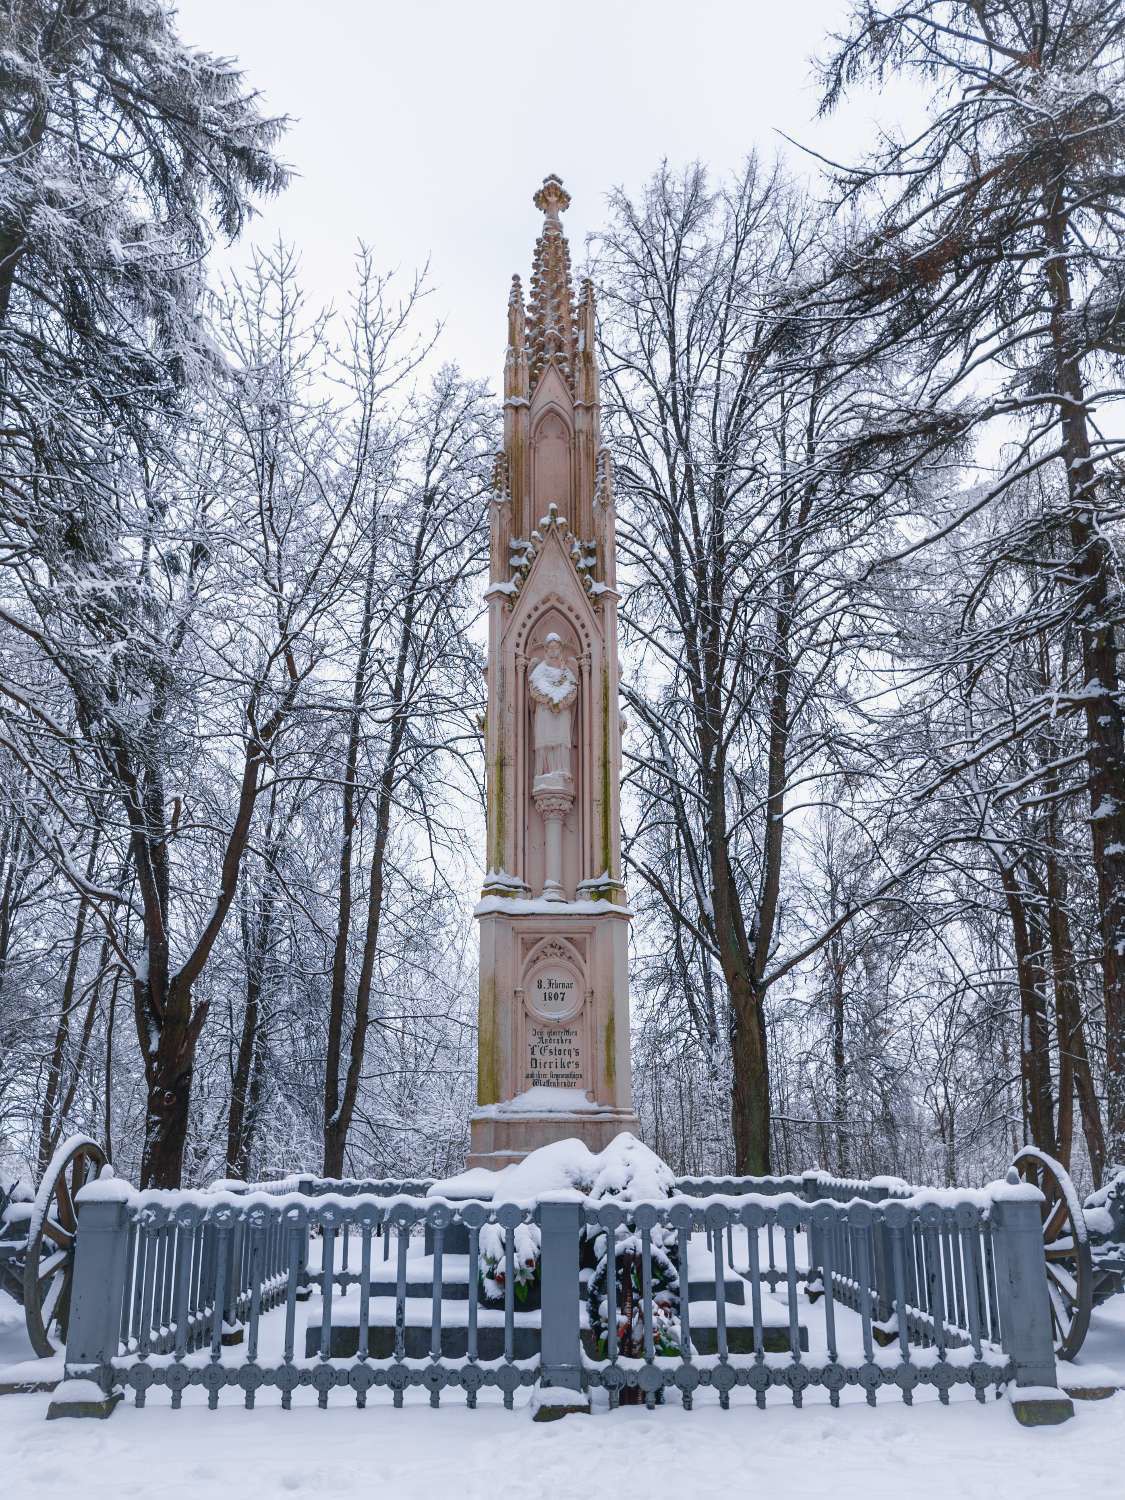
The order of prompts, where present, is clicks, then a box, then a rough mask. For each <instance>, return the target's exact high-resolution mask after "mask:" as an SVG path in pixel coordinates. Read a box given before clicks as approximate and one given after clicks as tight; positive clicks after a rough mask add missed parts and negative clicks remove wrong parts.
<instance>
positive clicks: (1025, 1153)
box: [1013, 1146, 1094, 1359]
mask: <svg viewBox="0 0 1125 1500" xmlns="http://www.w3.org/2000/svg"><path fill="white" fill-rule="evenodd" d="M1013 1166H1014V1167H1015V1169H1016V1171H1017V1172H1018V1173H1019V1174H1020V1176H1021V1177H1022V1178H1023V1180H1024V1181H1025V1182H1030V1183H1032V1184H1033V1185H1034V1186H1035V1187H1037V1188H1038V1189H1039V1191H1040V1192H1041V1193H1042V1194H1043V1197H1044V1199H1045V1200H1046V1201H1045V1202H1044V1204H1043V1250H1044V1253H1045V1255H1046V1257H1047V1293H1048V1296H1049V1297H1050V1302H1051V1322H1052V1325H1053V1327H1054V1335H1055V1353H1056V1354H1057V1355H1058V1357H1059V1358H1060V1359H1073V1358H1074V1356H1075V1355H1076V1354H1077V1353H1078V1351H1079V1349H1081V1347H1082V1341H1083V1339H1084V1338H1085V1337H1086V1330H1087V1329H1088V1328H1089V1326H1090V1310H1091V1308H1092V1307H1093V1305H1094V1265H1093V1261H1092V1259H1091V1257H1090V1242H1089V1239H1088V1237H1087V1234H1086V1220H1085V1218H1084V1216H1083V1213H1082V1205H1081V1203H1080V1202H1079V1199H1078V1194H1077V1193H1076V1192H1075V1191H1074V1183H1073V1182H1071V1180H1070V1174H1069V1173H1068V1172H1067V1170H1066V1168H1065V1167H1064V1166H1063V1165H1062V1163H1061V1162H1057V1161H1055V1159H1054V1157H1052V1156H1048V1155H1047V1154H1046V1152H1043V1151H1038V1150H1036V1148H1035V1147H1034V1146H1025V1147H1024V1149H1023V1150H1022V1151H1021V1152H1020V1154H1019V1155H1018V1156H1017V1157H1016V1159H1015V1161H1014V1162H1013Z"/></svg>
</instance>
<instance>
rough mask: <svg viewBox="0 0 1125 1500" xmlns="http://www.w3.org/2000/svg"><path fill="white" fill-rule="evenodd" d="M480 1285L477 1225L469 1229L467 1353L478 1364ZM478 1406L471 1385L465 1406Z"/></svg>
mask: <svg viewBox="0 0 1125 1500" xmlns="http://www.w3.org/2000/svg"><path fill="white" fill-rule="evenodd" d="M479 1285H480V1229H479V1228H478V1227H477V1225H476V1224H472V1225H470V1227H469V1332H468V1339H467V1342H466V1352H467V1355H468V1359H469V1363H470V1364H471V1365H475V1364H476V1362H477V1305H478V1287H479ZM476 1404H477V1393H476V1387H475V1386H473V1385H470V1386H469V1387H468V1388H467V1390H466V1392H465V1405H466V1406H467V1407H468V1408H469V1410H470V1411H472V1410H473V1408H474V1407H475V1406H476Z"/></svg>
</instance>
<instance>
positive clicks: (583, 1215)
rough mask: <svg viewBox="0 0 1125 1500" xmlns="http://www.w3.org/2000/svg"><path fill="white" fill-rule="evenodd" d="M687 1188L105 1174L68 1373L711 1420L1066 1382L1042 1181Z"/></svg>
mask: <svg viewBox="0 0 1125 1500" xmlns="http://www.w3.org/2000/svg"><path fill="white" fill-rule="evenodd" d="M677 1186H678V1191H677V1193H676V1195H675V1196H674V1197H672V1198H669V1199H664V1200H660V1201H657V1202H645V1203H635V1204H629V1203H622V1202H617V1201H613V1200H602V1201H599V1202H592V1201H589V1200H586V1199H583V1198H582V1197H581V1196H580V1195H579V1194H577V1193H569V1194H556V1195H549V1196H546V1197H543V1198H541V1199H539V1200H537V1201H534V1202H528V1203H522V1204H511V1203H500V1204H493V1203H489V1202H484V1201H475V1200H474V1201H457V1200H450V1199H442V1198H430V1197H426V1196H424V1195H423V1194H422V1193H418V1192H413V1191H403V1189H404V1188H405V1189H417V1188H424V1187H425V1184H424V1183H421V1182H412V1183H408V1184H407V1183H400V1182H366V1183H365V1182H355V1183H346V1184H344V1183H332V1182H326V1181H323V1180H319V1179H295V1180H287V1181H286V1182H284V1183H280V1184H268V1185H260V1186H258V1187H255V1188H254V1189H252V1190H247V1189H239V1190H236V1189H235V1187H234V1186H233V1185H224V1186H222V1187H221V1188H217V1189H214V1190H210V1191H208V1192H204V1193H160V1192H144V1193H138V1192H136V1191H134V1190H133V1189H131V1188H129V1187H128V1186H127V1185H125V1184H123V1183H119V1182H117V1181H115V1180H109V1181H103V1182H99V1183H98V1184H96V1185H94V1186H93V1187H92V1188H89V1189H87V1190H85V1192H84V1193H83V1194H82V1195H81V1197H80V1205H79V1233H78V1251H77V1260H76V1266H75V1279H74V1291H73V1304H72V1309H71V1323H70V1331H69V1340H68V1346H67V1362H66V1368H67V1377H68V1381H84V1382H90V1381H93V1382H96V1385H97V1387H98V1389H99V1390H100V1392H102V1393H104V1394H105V1395H106V1396H107V1397H108V1396H109V1395H110V1393H113V1392H115V1391H117V1390H120V1389H124V1390H125V1391H126V1392H127V1393H128V1394H129V1395H131V1397H132V1398H133V1400H134V1401H135V1403H136V1404H137V1405H138V1406H142V1405H144V1404H145V1402H146V1400H147V1399H148V1397H149V1395H150V1393H163V1392H164V1391H167V1392H168V1394H169V1396H170V1400H171V1404H172V1405H173V1406H174V1407H178V1406H179V1405H180V1404H181V1402H182V1400H183V1396H184V1393H185V1391H187V1390H188V1389H189V1388H192V1387H199V1388H201V1391H202V1392H203V1393H205V1394H206V1400H207V1404H208V1405H209V1406H211V1407H215V1406H217V1405H218V1404H219V1402H220V1399H221V1398H222V1397H223V1396H224V1395H226V1396H227V1398H228V1399H230V1398H231V1397H233V1398H234V1399H239V1398H241V1399H242V1400H243V1402H244V1403H245V1405H246V1406H247V1407H253V1406H254V1405H255V1403H256V1401H257V1400H258V1398H259V1396H262V1395H264V1394H265V1393H267V1392H272V1393H276V1398H277V1399H279V1400H280V1404H281V1405H282V1406H283V1407H285V1408H288V1407H289V1406H290V1405H291V1404H292V1401H293V1397H294V1394H295V1393H296V1392H297V1391H299V1390H301V1389H305V1388H307V1389H308V1390H309V1392H310V1393H315V1397H316V1399H317V1400H318V1401H319V1404H320V1405H321V1406H325V1405H327V1404H328V1402H329V1399H330V1397H331V1396H332V1395H333V1394H334V1393H335V1394H336V1395H337V1397H338V1398H345V1399H349V1400H354V1402H355V1404H356V1405H357V1406H361V1407H362V1406H364V1405H365V1404H366V1402H367V1398H368V1395H369V1393H371V1392H373V1391H374V1392H377V1393H378V1392H384V1393H385V1392H389V1393H390V1395H391V1398H392V1400H393V1402H394V1404H395V1405H396V1406H399V1405H401V1404H402V1403H403V1400H404V1397H405V1395H406V1393H407V1392H408V1391H410V1390H411V1389H418V1390H421V1391H425V1392H427V1393H428V1395H429V1399H430V1402H431V1404H432V1405H434V1406H436V1405H438V1404H439V1401H440V1399H441V1396H442V1394H443V1393H444V1392H447V1391H448V1392H452V1391H457V1392H459V1393H460V1394H462V1395H463V1397H464V1399H465V1400H466V1402H467V1404H468V1405H469V1406H474V1405H476V1403H477V1397H478V1394H479V1393H480V1392H481V1391H482V1390H484V1389H485V1388H493V1389H494V1390H495V1391H496V1392H498V1393H499V1395H500V1397H501V1398H502V1400H503V1403H504V1405H505V1406H509V1407H510V1406H512V1405H513V1402H514V1397H515V1394H516V1392H517V1391H518V1390H519V1389H520V1388H521V1387H525V1386H531V1385H536V1384H539V1385H540V1386H543V1387H548V1388H551V1387H554V1388H557V1389H562V1390H564V1391H565V1390H569V1391H575V1392H577V1391H588V1390H590V1389H592V1388H599V1387H600V1388H602V1389H604V1390H605V1391H607V1392H608V1393H609V1400H610V1402H611V1404H616V1403H617V1402H618V1401H620V1400H622V1399H626V1397H627V1394H628V1393H630V1392H632V1393H634V1394H635V1397H636V1399H641V1400H644V1401H645V1402H646V1404H648V1405H650V1406H651V1405H655V1404H656V1403H657V1402H659V1401H663V1400H665V1399H666V1398H667V1397H668V1396H670V1395H672V1396H674V1395H676V1394H678V1395H679V1397H680V1400H681V1401H682V1404H683V1405H684V1407H686V1408H690V1407H691V1406H692V1404H693V1402H694V1400H695V1399H696V1397H697V1395H698V1394H699V1393H701V1392H710V1393H711V1394H712V1395H713V1396H714V1397H715V1398H717V1400H718V1401H719V1403H720V1404H721V1405H722V1406H724V1407H726V1406H728V1405H729V1404H730V1401H731V1396H732V1393H733V1392H735V1391H736V1390H737V1389H738V1388H746V1390H747V1392H748V1393H752V1395H753V1399H754V1401H755V1402H756V1404H757V1405H758V1406H765V1405H766V1401H767V1395H768V1394H769V1393H770V1392H775V1393H777V1394H780V1395H784V1396H786V1397H787V1398H788V1399H790V1400H791V1401H792V1402H793V1404H794V1405H797V1406H800V1405H801V1404H802V1402H803V1399H804V1397H805V1394H806V1392H809V1391H813V1390H816V1389H819V1390H821V1391H823V1392H825V1393H826V1394H827V1398H828V1400H830V1401H831V1403H832V1404H833V1405H837V1404H839V1402H840V1399H841V1395H842V1393H843V1392H844V1391H845V1390H846V1389H847V1388H849V1387H852V1388H856V1389H857V1392H859V1393H862V1395H863V1396H865V1397H866V1399H867V1401H868V1402H870V1403H871V1404H874V1403H875V1401H876V1400H877V1397H878V1394H879V1392H880V1391H882V1390H883V1389H884V1388H888V1387H893V1388H894V1389H895V1391H896V1392H897V1394H898V1395H899V1396H901V1398H902V1399H903V1400H904V1401H906V1402H908V1403H909V1402H910V1401H911V1399H912V1396H913V1393H914V1391H915V1390H916V1389H917V1388H918V1387H920V1386H930V1387H932V1388H934V1389H935V1390H936V1392H937V1394H938V1396H939V1397H940V1399H941V1400H942V1401H947V1400H948V1399H949V1393H950V1391H951V1390H952V1389H953V1388H955V1387H957V1386H965V1387H967V1388H968V1389H970V1390H972V1391H973V1393H974V1394H975V1395H976V1397H977V1399H978V1400H981V1401H983V1400H984V1399H985V1397H986V1394H987V1393H988V1392H989V1390H992V1389H995V1388H996V1387H998V1386H1000V1385H1002V1384H1003V1383H1005V1382H1007V1381H1009V1380H1014V1381H1015V1382H1016V1383H1017V1385H1022V1386H1030V1387H1044V1386H1053V1385H1054V1383H1055V1366H1054V1354H1053V1349H1052V1344H1051V1329H1050V1317H1049V1311H1048V1306H1047V1289H1046V1276H1045V1270H1044V1260H1043V1248H1042V1238H1041V1226H1040V1219H1039V1210H1038V1195H1037V1194H1036V1193H1035V1191H1034V1190H1033V1189H1030V1188H1028V1187H1027V1186H1025V1185H1022V1184H1020V1185H1015V1184H1010V1183H1006V1184H994V1185H993V1187H992V1188H991V1189H988V1190H983V1191H979V1192H965V1193H935V1194H925V1193H911V1192H910V1191H909V1190H907V1189H905V1188H902V1187H900V1186H898V1185H886V1187H884V1186H878V1185H877V1186H874V1187H873V1186H872V1185H870V1184H850V1183H839V1182H837V1181H835V1180H834V1179H829V1178H826V1177H825V1176H824V1175H823V1174H815V1173H814V1174H806V1175H805V1176H804V1177H802V1178H785V1179H760V1178H759V1179H747V1178H743V1179H694V1180H685V1181H683V1182H681V1183H680V1184H678V1185H677ZM854 1188H858V1189H859V1190H860V1192H855V1191H852V1190H853V1189H854ZM861 1193H862V1196H861ZM487 1289H491V1295H487V1294H486V1291H487ZM66 1389H67V1382H64V1385H63V1387H62V1388H61V1390H60V1398H61V1399H62V1400H63V1401H64V1402H65V1393H66ZM76 1389H77V1387H76ZM85 1389H88V1386H87V1387H85ZM310 1399H311V1394H310Z"/></svg>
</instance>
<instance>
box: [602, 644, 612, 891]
mask: <svg viewBox="0 0 1125 1500" xmlns="http://www.w3.org/2000/svg"><path fill="white" fill-rule="evenodd" d="M609 762H610V755H609V668H608V667H607V666H603V667H602V869H603V870H604V871H605V873H606V874H607V875H612V874H613V867H612V865H611V864H610V847H611V839H610V827H609V809H610V805H611V803H610V795H609V791H610V788H609Z"/></svg>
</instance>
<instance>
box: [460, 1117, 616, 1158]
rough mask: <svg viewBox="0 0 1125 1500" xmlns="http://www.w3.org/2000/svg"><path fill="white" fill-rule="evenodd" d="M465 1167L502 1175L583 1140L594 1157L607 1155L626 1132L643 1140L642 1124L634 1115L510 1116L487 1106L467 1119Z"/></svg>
mask: <svg viewBox="0 0 1125 1500" xmlns="http://www.w3.org/2000/svg"><path fill="white" fill-rule="evenodd" d="M469 1127H470V1149H469V1156H468V1159H467V1162H466V1166H467V1167H470V1168H471V1167H487V1168H490V1169H491V1170H493V1171H499V1170H500V1169H501V1168H502V1167H510V1166H512V1165H513V1163H515V1162H518V1161H522V1160H523V1159H524V1157H525V1156H527V1155H528V1154H529V1153H530V1152H532V1151H537V1150H538V1149H539V1147H540V1146H549V1145H551V1144H552V1143H553V1142H555V1141H569V1140H580V1141H582V1142H584V1143H585V1145H587V1146H588V1147H589V1148H590V1150H591V1151H595V1152H596V1151H604V1150H605V1148H606V1147H607V1146H608V1145H609V1143H610V1142H611V1141H612V1140H613V1139H614V1138H615V1137H616V1136H619V1135H620V1134H621V1132H622V1131H623V1130H625V1131H628V1132H629V1134H630V1135H635V1136H639V1135H640V1133H641V1125H640V1121H639V1120H638V1119H637V1116H636V1115H635V1114H634V1113H633V1111H632V1110H625V1109H609V1108H606V1109H591V1110H573V1111H571V1110H544V1111H543V1112H542V1113H534V1114H532V1113H526V1114H525V1113H523V1112H516V1111H512V1112H508V1111H507V1110H505V1108H504V1106H503V1105H502V1104H489V1105H483V1106H482V1107H481V1108H479V1109H476V1110H474V1111H473V1113H472V1115H471V1116H470V1119H469Z"/></svg>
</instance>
